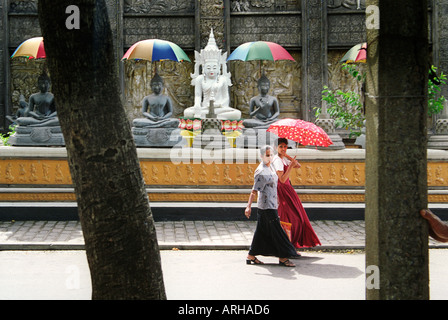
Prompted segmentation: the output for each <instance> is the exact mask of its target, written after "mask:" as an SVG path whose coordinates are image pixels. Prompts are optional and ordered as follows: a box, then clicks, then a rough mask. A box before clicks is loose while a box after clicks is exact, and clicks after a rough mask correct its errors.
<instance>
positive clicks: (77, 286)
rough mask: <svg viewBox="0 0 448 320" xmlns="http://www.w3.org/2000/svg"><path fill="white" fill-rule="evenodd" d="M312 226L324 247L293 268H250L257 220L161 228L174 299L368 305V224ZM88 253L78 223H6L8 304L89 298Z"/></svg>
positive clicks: (437, 273) (435, 277)
mask: <svg viewBox="0 0 448 320" xmlns="http://www.w3.org/2000/svg"><path fill="white" fill-rule="evenodd" d="M311 223H312V225H313V227H314V229H315V231H316V233H317V234H318V236H319V238H320V240H321V242H322V246H318V247H316V248H313V249H308V250H305V249H303V250H301V251H302V257H301V258H299V259H294V260H293V261H294V263H295V264H296V267H295V268H285V267H281V266H279V265H278V258H275V257H260V259H261V260H262V261H263V262H264V263H265V264H264V265H250V266H249V265H246V263H245V258H246V255H247V251H246V250H247V248H249V245H250V242H251V240H252V235H253V232H254V230H255V226H256V222H254V221H163V222H162V221H160V222H156V229H157V237H158V241H159V246H160V249H161V251H160V254H161V260H162V269H163V275H164V285H165V290H166V293H167V298H168V299H169V300H364V299H365V281H366V280H365V268H366V267H365V254H364V251H363V250H357V249H363V248H364V221H362V220H353V221H341V220H323V221H311ZM430 248H432V249H431V250H430V296H431V299H432V300H441V299H444V300H445V299H448V273H447V272H446V265H447V264H448V250H446V248H447V247H444V245H443V244H438V243H435V242H433V241H432V240H430ZM436 248H437V249H436ZM49 249H51V250H49ZM83 249H84V240H83V236H82V230H81V227H80V223H79V222H78V221H3V222H0V300H10V299H13V300H16V299H19V300H58V299H64V300H89V299H90V298H91V283H90V273H89V267H88V263H87V258H86V254H85V250H83ZM325 249H329V250H325Z"/></svg>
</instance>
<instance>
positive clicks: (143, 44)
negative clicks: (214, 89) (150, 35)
mask: <svg viewBox="0 0 448 320" xmlns="http://www.w3.org/2000/svg"><path fill="white" fill-rule="evenodd" d="M127 59H135V60H148V61H160V60H173V61H177V62H179V61H189V62H191V61H190V59H189V58H188V56H187V54H186V53H185V52H184V51H183V50H182V49H181V48H180V47H179V46H178V45H177V44H175V43H172V42H170V41H166V40H159V39H148V40H142V41H139V42H136V43H134V44H133V45H132V47H130V48H129V50H128V51H126V53H125V54H124V56H123V58H122V59H121V60H127Z"/></svg>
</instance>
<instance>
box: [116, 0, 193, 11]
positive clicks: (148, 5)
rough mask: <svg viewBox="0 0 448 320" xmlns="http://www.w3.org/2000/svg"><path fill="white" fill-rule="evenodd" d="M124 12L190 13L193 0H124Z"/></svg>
mask: <svg viewBox="0 0 448 320" xmlns="http://www.w3.org/2000/svg"><path fill="white" fill-rule="evenodd" d="M124 12H125V13H166V14H170V13H171V14H172V13H192V12H194V0H183V1H177V0H124Z"/></svg>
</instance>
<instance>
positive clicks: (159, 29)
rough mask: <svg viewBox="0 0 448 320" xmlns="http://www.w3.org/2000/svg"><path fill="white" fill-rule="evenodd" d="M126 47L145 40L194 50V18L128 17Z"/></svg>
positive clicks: (125, 21) (125, 33) (126, 22)
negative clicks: (160, 40)
mask: <svg viewBox="0 0 448 320" xmlns="http://www.w3.org/2000/svg"><path fill="white" fill-rule="evenodd" d="M123 37H124V45H123V46H124V47H125V48H129V47H130V46H132V45H133V44H134V43H136V42H137V41H140V40H145V39H162V40H168V41H171V42H174V43H175V44H177V45H178V46H180V47H181V48H182V49H184V50H185V49H193V48H194V17H191V16H180V17H151V16H127V17H126V18H125V19H124V35H123Z"/></svg>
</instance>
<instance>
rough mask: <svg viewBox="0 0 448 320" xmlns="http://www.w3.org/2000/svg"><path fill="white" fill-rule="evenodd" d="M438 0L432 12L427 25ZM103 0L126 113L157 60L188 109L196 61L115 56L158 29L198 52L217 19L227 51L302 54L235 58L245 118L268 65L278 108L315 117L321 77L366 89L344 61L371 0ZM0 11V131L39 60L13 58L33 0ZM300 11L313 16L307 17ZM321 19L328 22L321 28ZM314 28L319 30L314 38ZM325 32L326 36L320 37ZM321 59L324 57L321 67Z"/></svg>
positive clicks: (361, 34)
mask: <svg viewBox="0 0 448 320" xmlns="http://www.w3.org/2000/svg"><path fill="white" fill-rule="evenodd" d="M433 2H434V1H431V2H430V3H431V6H430V8H429V11H428V12H429V16H430V19H429V21H430V29H431V30H432V27H433V26H432V24H433V22H432V19H431V16H432V15H431V12H432V6H433V5H434V4H433ZM107 3H108V5H109V7H110V10H109V11H110V12H109V14H110V20H111V27H112V31H113V34H114V39H115V41H116V55H117V64H118V65H119V67H120V76H121V79H120V81H121V83H122V91H123V102H124V105H125V107H126V111H127V114H128V117H129V120H130V121H131V120H132V119H134V118H136V117H139V116H140V108H141V100H142V99H143V97H144V96H146V95H148V94H150V93H151V91H150V87H149V82H150V80H151V78H152V76H153V74H154V72H155V69H156V68H157V71H158V72H159V74H160V75H161V76H162V77H163V78H164V80H165V94H168V95H169V96H170V97H171V99H172V101H173V104H174V109H175V110H174V115H175V116H177V117H179V116H182V115H183V110H184V109H185V108H187V107H190V106H192V105H193V100H194V98H193V87H192V86H191V85H190V81H191V77H190V73H192V72H193V67H194V66H193V63H173V62H169V61H166V62H158V63H157V65H156V64H155V63H148V62H143V61H140V62H134V61H127V62H124V63H122V62H120V61H119V60H120V58H121V56H122V55H123V54H124V52H126V50H127V49H128V48H129V47H130V46H131V45H132V44H134V43H135V42H137V41H139V40H143V39H150V38H159V39H165V40H169V41H172V42H174V43H176V44H178V45H179V46H180V47H181V48H183V49H184V51H185V52H186V53H187V54H188V55H189V57H190V59H191V60H192V61H194V50H198V51H199V50H200V49H201V48H203V47H204V46H205V44H206V41H207V40H208V35H209V32H210V29H211V28H213V30H214V33H215V37H216V40H217V43H218V46H219V47H220V48H221V49H222V51H223V52H227V53H228V54H229V53H231V52H232V50H234V49H235V48H236V47H237V46H238V45H240V44H242V43H244V42H248V41H256V40H265V41H274V42H277V43H279V44H281V45H282V46H284V47H285V48H286V49H287V50H288V51H289V52H290V53H291V54H292V56H293V57H294V59H295V60H296V62H289V61H278V62H275V63H274V62H267V61H263V62H260V61H257V62H237V61H231V62H229V70H230V72H231V74H232V84H233V86H232V87H231V89H230V96H231V106H232V107H234V108H237V109H239V110H241V111H242V115H243V118H244V117H248V101H249V99H250V98H251V97H252V96H254V95H256V94H257V92H258V90H257V82H256V81H257V80H258V78H259V76H260V75H261V73H262V72H265V73H266V75H267V76H268V78H269V79H270V80H271V92H270V94H272V95H276V96H277V98H278V99H279V102H280V107H281V116H280V117H295V118H301V119H305V120H313V115H312V114H313V108H314V107H315V106H316V105H319V104H320V103H321V102H320V98H321V93H320V91H321V90H322V84H326V85H329V86H330V87H332V88H335V89H336V88H345V89H349V88H350V89H354V90H358V91H359V90H360V88H358V84H356V83H354V82H353V81H351V79H350V78H348V76H347V74H346V73H345V72H344V71H343V70H341V69H340V64H339V63H338V61H339V59H340V57H342V55H343V54H344V52H346V51H347V50H348V49H349V48H350V47H351V46H353V45H355V44H357V43H360V42H363V41H365V0H325V1H323V2H322V3H320V2H319V6H315V5H314V1H306V0H275V1H271V0H201V1H199V0H183V1H174V0H167V1H158V0H152V1H140V0H120V1H107ZM435 3H436V5H440V4H438V3H439V2H437V1H435ZM0 13H1V15H0V40H1V39H3V40H4V41H2V44H3V46H2V47H0V58H1V59H2V60H3V62H2V64H1V65H0V71H2V72H0V75H1V78H0V131H4V130H5V127H6V125H7V122H8V121H7V120H6V119H5V115H6V114H12V113H14V112H15V111H16V110H17V108H18V98H19V96H20V95H21V94H23V95H24V96H25V98H26V99H28V97H29V95H30V94H31V93H34V92H36V91H37V90H36V85H37V76H38V74H39V73H40V71H41V70H42V64H41V63H40V62H36V61H24V60H20V61H10V60H9V56H10V55H11V54H12V52H13V51H14V50H15V49H16V48H17V46H18V45H19V44H20V43H21V42H22V41H24V40H26V39H28V38H31V37H35V36H40V28H39V23H38V17H37V0H2V2H1V3H0ZM319 13H321V14H319ZM304 16H306V17H308V18H307V19H303V17H304ZM440 23H441V22H440V21H439V24H440ZM317 26H321V27H322V28H323V29H319V30H318V29H317ZM438 28H441V27H440V26H439V27H438ZM315 34H317V35H318V37H317V38H315V37H313V35H315ZM431 35H432V33H431ZM321 39H325V43H324V44H323V43H322V42H321ZM430 39H432V38H431V37H430ZM437 39H438V38H437ZM322 45H324V47H323V50H325V52H326V54H325V55H323V56H322V57H321V56H320V55H319V56H318V57H314V56H313V52H315V50H316V49H317V47H322ZM434 47H435V48H440V49H437V50H439V51H440V52H439V51H437V52H436V53H434V54H436V55H437V57H438V61H445V60H446V59H447V57H445V56H444V54H445V53H446V50H442V49H443V48H442V47H441V46H437V45H434ZM304 48H305V49H306V52H307V54H306V55H304V50H305V49H304ZM308 52H311V54H308ZM304 64H305V66H306V68H305V67H304ZM318 65H321V66H323V68H322V70H321V69H320V68H317V66H318ZM442 71H444V72H446V70H442ZM316 77H317V78H316ZM315 79H317V80H318V81H314V80H315Z"/></svg>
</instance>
